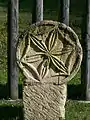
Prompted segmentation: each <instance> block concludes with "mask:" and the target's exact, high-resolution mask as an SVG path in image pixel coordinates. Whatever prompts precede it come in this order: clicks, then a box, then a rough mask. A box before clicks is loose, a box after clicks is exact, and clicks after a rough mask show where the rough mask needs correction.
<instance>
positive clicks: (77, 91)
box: [67, 84, 82, 100]
mask: <svg viewBox="0 0 90 120" xmlns="http://www.w3.org/2000/svg"><path fill="white" fill-rule="evenodd" d="M67 95H68V96H67V98H68V99H72V100H82V86H81V84H78V85H73V84H72V85H71V84H70V85H68V86H67Z"/></svg>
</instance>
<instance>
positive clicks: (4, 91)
mask: <svg viewBox="0 0 90 120" xmlns="http://www.w3.org/2000/svg"><path fill="white" fill-rule="evenodd" d="M19 98H22V85H21V84H20V85H19ZM0 99H1V100H2V99H8V86H7V84H0ZM0 120H23V108H22V106H18V105H9V104H8V103H5V105H4V104H2V103H0Z"/></svg>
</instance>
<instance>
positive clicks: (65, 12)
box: [59, 0, 70, 25]
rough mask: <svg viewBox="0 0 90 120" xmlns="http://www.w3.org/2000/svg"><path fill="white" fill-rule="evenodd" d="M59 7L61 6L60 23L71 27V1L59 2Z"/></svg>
mask: <svg viewBox="0 0 90 120" xmlns="http://www.w3.org/2000/svg"><path fill="white" fill-rule="evenodd" d="M59 5H60V7H59V9H60V14H59V21H60V22H62V23H64V24H66V25H69V5H70V0H59Z"/></svg>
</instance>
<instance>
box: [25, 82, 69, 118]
mask: <svg viewBox="0 0 90 120" xmlns="http://www.w3.org/2000/svg"><path fill="white" fill-rule="evenodd" d="M66 91H67V89H66V85H65V84H63V85H53V84H33V85H26V86H24V90H23V104H24V112H25V120H63V119H64V118H65V102H66V94H67V92H66Z"/></svg>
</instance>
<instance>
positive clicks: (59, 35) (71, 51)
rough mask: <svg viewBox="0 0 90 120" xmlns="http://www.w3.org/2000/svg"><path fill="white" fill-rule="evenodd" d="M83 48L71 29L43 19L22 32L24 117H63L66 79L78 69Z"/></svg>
mask: <svg viewBox="0 0 90 120" xmlns="http://www.w3.org/2000/svg"><path fill="white" fill-rule="evenodd" d="M81 60H82V49H81V45H80V43H79V39H78V37H77V35H76V34H75V33H74V31H73V30H72V29H71V28H70V27H68V26H66V25H64V24H62V23H59V22H54V21H42V22H38V23H36V24H33V25H31V26H30V28H29V29H28V30H26V31H25V32H24V33H22V34H21V36H20V40H19V43H18V47H17V63H18V65H19V67H20V69H21V70H22V71H23V74H24V76H25V77H26V78H25V79H24V87H23V104H24V110H25V114H24V116H25V120H61V119H64V118H65V108H64V106H65V102H66V96H67V92H66V90H67V82H68V81H69V80H71V79H72V78H73V77H74V76H75V74H76V73H77V71H78V70H79V68H80V64H81Z"/></svg>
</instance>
